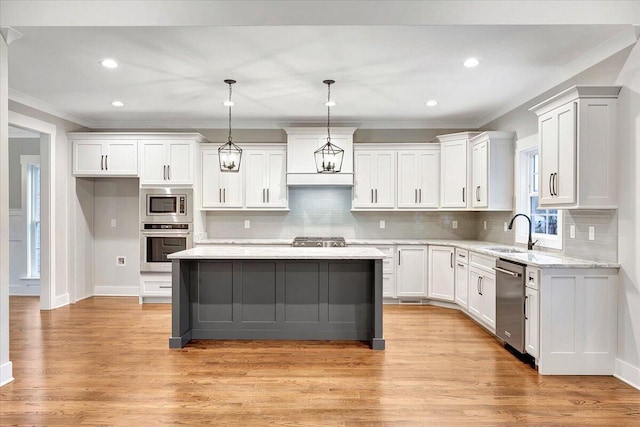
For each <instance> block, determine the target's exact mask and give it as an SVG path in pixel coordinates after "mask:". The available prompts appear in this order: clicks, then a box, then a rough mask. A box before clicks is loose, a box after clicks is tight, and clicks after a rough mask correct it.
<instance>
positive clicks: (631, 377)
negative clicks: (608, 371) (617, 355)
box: [613, 359, 640, 390]
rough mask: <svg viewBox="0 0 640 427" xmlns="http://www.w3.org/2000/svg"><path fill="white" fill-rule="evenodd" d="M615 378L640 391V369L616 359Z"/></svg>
mask: <svg viewBox="0 0 640 427" xmlns="http://www.w3.org/2000/svg"><path fill="white" fill-rule="evenodd" d="M613 376H614V377H616V378H617V379H619V380H620V381H622V382H625V383H627V384H629V385H630V386H631V387H633V388H636V389H638V390H640V368H638V367H636V366H633V365H632V364H630V363H627V362H625V361H624V360H621V359H616V361H615V366H614V369H613Z"/></svg>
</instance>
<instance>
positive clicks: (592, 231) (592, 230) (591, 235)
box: [589, 225, 596, 240]
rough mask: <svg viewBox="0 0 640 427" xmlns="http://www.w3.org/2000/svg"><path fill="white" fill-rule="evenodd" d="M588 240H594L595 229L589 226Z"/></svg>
mask: <svg viewBox="0 0 640 427" xmlns="http://www.w3.org/2000/svg"><path fill="white" fill-rule="evenodd" d="M589 240H596V228H595V227H594V226H593V225H590V226H589Z"/></svg>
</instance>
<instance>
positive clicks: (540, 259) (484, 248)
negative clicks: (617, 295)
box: [169, 239, 620, 268]
mask: <svg viewBox="0 0 640 427" xmlns="http://www.w3.org/2000/svg"><path fill="white" fill-rule="evenodd" d="M292 240H293V239H206V240H198V241H196V242H195V244H196V245H207V246H208V245H239V246H240V245H264V246H269V247H268V248H266V247H265V248H260V247H256V248H253V249H263V250H268V253H273V252H272V251H273V250H274V249H277V250H280V249H286V248H289V249H294V248H291V247H290V246H289V245H291V242H292ZM346 242H347V245H348V246H347V247H346V248H333V250H334V251H345V250H352V249H366V248H362V247H360V248H359V247H358V245H362V246H364V245H440V246H452V247H456V248H460V249H466V250H470V251H473V252H478V253H481V254H484V255H489V256H492V257H496V258H502V259H507V260H510V261H515V262H520V263H523V264H527V265H530V266H533V267H538V268H620V264H618V263H615V262H602V261H591V260H586V259H579V258H572V257H566V256H563V255H561V254H555V253H551V252H541V251H539V250H537V249H535V250H533V251H527V250H526V249H525V248H524V247H522V246H509V245H503V244H498V243H492V242H484V241H479V240H443V239H346ZM207 246H200V247H207ZM274 246H282V248H278V247H274ZM196 249H198V247H197V248H196ZM229 249H231V248H229V247H228V246H227V247H226V248H225V249H224V250H225V251H228V250H229ZM246 249H251V248H246ZM297 249H304V250H311V249H313V250H318V251H321V250H323V249H331V248H295V249H294V250H297ZM501 250H516V251H520V252H518V253H515V252H511V253H510V252H502V251H501ZM183 252H184V251H183ZM344 255H345V256H346V255H347V254H344ZM262 257H263V258H264V252H263V256H262ZM169 258H171V256H169ZM230 258H233V257H230ZM271 258H273V257H271ZM311 258H313V257H310V258H308V259H311ZM227 259H229V258H227ZM256 259H257V258H256ZM289 259H293V258H289ZM298 259H300V258H298ZM345 259H347V258H345ZM351 259H362V258H351Z"/></svg>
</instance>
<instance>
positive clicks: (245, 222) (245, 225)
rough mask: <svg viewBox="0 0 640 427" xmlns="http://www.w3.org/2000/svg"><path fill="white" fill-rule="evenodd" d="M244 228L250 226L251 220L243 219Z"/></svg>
mask: <svg viewBox="0 0 640 427" xmlns="http://www.w3.org/2000/svg"><path fill="white" fill-rule="evenodd" d="M244 228H251V221H249V220H248V219H245V220H244Z"/></svg>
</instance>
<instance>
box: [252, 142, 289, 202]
mask: <svg viewBox="0 0 640 427" xmlns="http://www.w3.org/2000/svg"><path fill="white" fill-rule="evenodd" d="M242 157H243V160H242V162H243V164H244V168H245V182H246V189H245V194H246V207H247V208H286V207H287V183H286V179H287V176H286V169H285V168H286V159H287V152H286V149H285V148H284V147H280V148H270V149H266V148H259V149H245V150H244V152H243V153H242ZM241 168H242V166H241Z"/></svg>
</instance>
